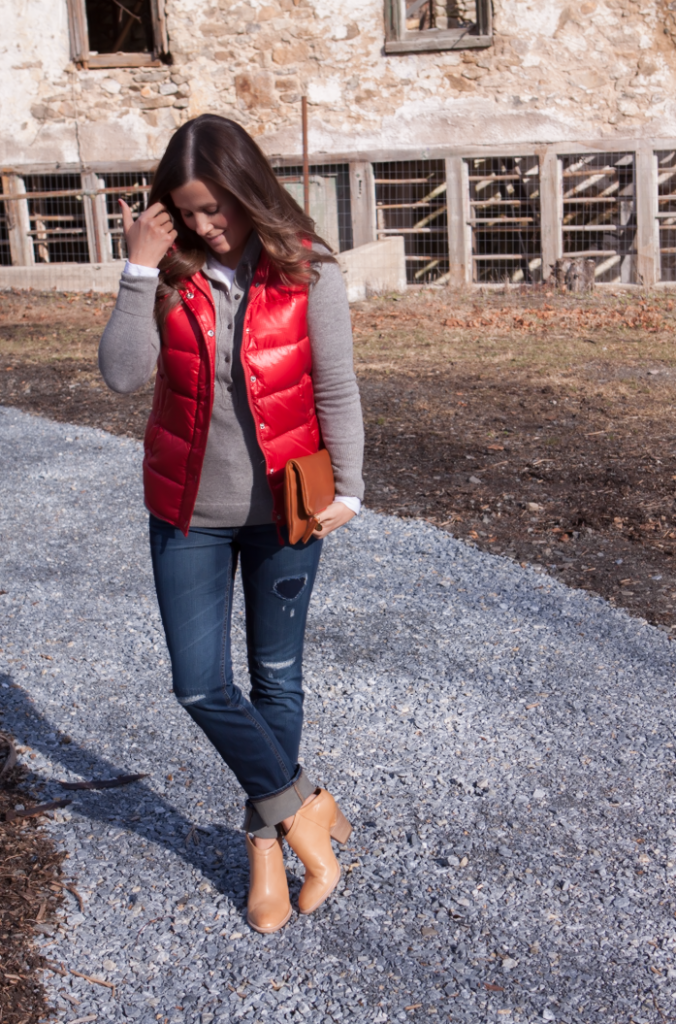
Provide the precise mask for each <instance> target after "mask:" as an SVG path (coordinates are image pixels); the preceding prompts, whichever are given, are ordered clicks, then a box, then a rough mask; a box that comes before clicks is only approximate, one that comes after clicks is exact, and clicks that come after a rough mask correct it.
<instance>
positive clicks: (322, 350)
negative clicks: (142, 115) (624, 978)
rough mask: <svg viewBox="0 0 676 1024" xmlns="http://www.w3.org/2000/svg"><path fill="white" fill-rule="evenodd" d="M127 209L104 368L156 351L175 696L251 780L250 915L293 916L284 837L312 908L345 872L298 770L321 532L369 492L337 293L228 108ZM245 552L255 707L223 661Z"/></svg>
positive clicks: (156, 548)
mask: <svg viewBox="0 0 676 1024" xmlns="http://www.w3.org/2000/svg"><path fill="white" fill-rule="evenodd" d="M120 206H121V210H122V218H123V226H124V233H125V239H126V243H127V252H128V262H127V264H126V266H125V269H124V273H123V275H122V280H121V284H120V292H119V296H118V299H117V303H116V306H115V309H114V311H113V314H112V316H111V318H110V321H109V323H108V325H107V327H106V329H105V332H104V334H103V337H102V339H101V344H100V350H99V365H100V368H101V373H102V374H103V377H104V379H105V381H106V383H107V384H108V386H109V387H110V388H112V389H113V390H114V391H118V392H122V393H125V394H127V393H129V392H131V391H134V390H136V389H137V388H139V387H141V386H142V385H143V384H144V383H145V382H146V381H147V380H148V378H149V377H150V375H151V373H152V371H153V368H154V366H155V364H157V379H156V383H155V395H154V400H153V409H152V412H151V414H150V419H149V421H148V426H147V430H146V437H145V459H144V488H145V503H146V507H147V508H148V511H149V513H150V548H151V555H152V563H153V572H154V576H155V586H156V590H157V597H158V602H159V606H160V613H161V616H162V622H163V625H164V630H165V634H166V639H167V646H168V648H169V653H170V655H171V664H172V674H173V684H174V693H175V694H176V697H177V698H178V700H179V702H180V703H181V704H182V705H183V706H184V707H185V708H186V710H187V711H188V713H189V714H190V716H191V717H192V718H193V719H194V721H195V722H196V723H197V724H198V725H199V726H200V728H201V729H203V730H204V732H205V733H206V735H207V736H208V738H209V739H210V740H211V742H212V743H213V745H214V746H215V748H216V750H217V751H218V753H219V754H220V755H221V757H222V758H223V760H224V761H225V762H226V764H227V765H228V766H229V767H230V768H231V769H232V771H233V772H234V773H235V775H236V776H237V778H238V780H239V782H240V783H241V785H242V787H243V788H244V790H245V791H246V793H247V797H248V799H247V820H246V824H245V828H246V846H247V851H248V855H249V862H250V868H251V872H250V887H249V898H248V921H249V924H250V925H251V927H252V928H254V929H255V930H256V931H260V932H274V931H277V930H278V929H279V928H281V927H282V926H283V925H284V924H285V923H286V922H287V921H288V919H289V917H290V916H291V904H290V901H289V892H288V887H287V881H286V873H285V870H284V863H283V851H282V838H285V839H286V841H287V843H288V844H289V846H290V847H291V848H292V849H293V850H294V851H295V853H296V854H297V856H298V857H299V858H300V860H301V861H302V862H303V864H304V865H305V881H304V884H303V887H302V889H301V893H300V897H299V909H300V911H301V913H306V914H308V913H311V912H312V911H313V910H315V909H316V908H317V907H318V906H319V905H320V904H321V903H322V902H323V901H324V900H325V899H326V897H327V896H328V895H329V893H330V892H331V891H332V890H333V889H334V888H335V886H336V885H337V884H338V880H339V878H340V867H339V865H338V861H337V860H336V857H335V855H334V853H333V850H332V848H331V837H333V838H334V839H337V840H338V841H339V842H346V841H347V839H348V836H349V834H350V831H351V826H350V825H349V824H348V822H347V821H346V819H345V818H344V817H343V815H342V814H341V812H340V810H339V808H338V807H337V805H336V803H335V801H334V799H333V797H332V796H331V795H330V794H329V793H328V792H327V791H326V790H325V789H320V788H318V787H316V786H315V784H314V783H313V782H311V781H310V780H309V779H308V777H307V775H306V774H305V772H304V771H303V769H302V767H301V766H300V764H299V763H298V749H299V744H300V736H301V728H302V711H303V689H302V656H303V637H304V632H305V623H306V617H307V610H308V605H309V602H310V596H311V593H312V587H313V584H314V579H315V575H316V572H317V566H318V563H319V556H320V553H321V548H322V538H323V537H325V536H326V535H327V534H328V533H331V532H332V531H333V530H336V529H338V528H339V527H340V526H343V525H344V524H345V523H347V522H348V521H349V520H350V519H351V518H352V516H353V515H355V514H356V513H358V512H359V508H360V501H361V498H362V496H363V484H362V479H361V463H362V451H363V427H362V419H361V407H360V403H359V393H358V389H357V384H356V380H355V376H354V370H353V366H352V336H351V330H350V318H349V310H348V306H347V299H346V295H345V288H344V286H343V281H342V276H341V273H340V269H339V267H338V266H337V264H336V261H335V260H334V258H333V257H332V256H331V254H330V253H329V251H328V249H327V248H326V247H325V245H324V244H323V243H322V241H321V239H320V238H319V237H318V236H317V235H316V234H315V232H314V224H313V222H312V221H311V220H310V218H309V217H307V216H306V215H305V214H304V213H303V212H302V211H301V210H300V208H299V207H298V205H297V204H296V203H295V202H294V201H293V199H292V198H291V197H290V196H289V194H288V193H287V192H286V190H285V189H284V188H282V186H281V185H280V184H279V182H278V181H277V178H276V177H275V174H274V173H273V171H272V169H271V168H270V165H269V164H268V161H267V160H266V158H265V156H264V155H263V153H262V152H261V150H260V149H259V148H258V146H257V145H256V144H255V142H254V141H253V140H252V139H251V138H250V136H249V135H248V134H247V133H246V132H245V131H244V129H243V128H241V127H240V126H239V125H237V124H235V123H234V122H233V121H229V120H227V119H225V118H222V117H217V116H214V115H208V114H205V115H203V116H201V117H198V118H196V119H195V120H193V121H190V122H188V123H187V124H185V125H183V127H181V128H180V129H179V130H178V131H177V132H176V134H175V135H174V136H173V138H172V140H171V142H170V143H169V146H168V147H167V150H166V153H165V154H164V156H163V157H162V160H161V161H160V164H159V167H158V169H157V173H156V175H155V179H154V183H153V187H152V191H151V193H150V197H149V206H148V209H147V210H145V211H144V212H143V213H142V214H141V215H140V217H138V219H137V220H136V221H134V220H133V217H132V214H131V210H130V209H129V207H128V206H127V204H126V203H124V202H123V201H122V200H120ZM158 278H159V280H158ZM323 446H325V447H326V448H327V450H328V452H329V454H330V456H331V462H332V465H333V470H334V476H335V480H336V497H335V500H334V501H333V503H332V504H330V505H329V506H328V508H326V509H325V510H324V511H323V512H321V513H320V514H319V515H318V517H317V519H318V525H317V528H316V530H315V532H314V534H313V535H312V537H311V538H310V540H309V541H308V543H307V544H302V543H299V544H295V545H290V544H289V542H288V535H287V532H286V527H285V521H284V502H283V478H284V468H285V465H286V462H287V461H288V459H290V458H294V457H298V456H302V455H308V454H312V453H314V452H316V451H318V450H319V448H320V447H323ZM238 560H239V563H240V566H241V575H242V584H243V590H244V602H245V610H246V638H247V652H248V664H249V673H250V676H251V694H250V699H249V700H247V699H246V698H245V697H244V696H243V694H242V692H241V691H240V689H239V688H238V687H237V686H236V685H235V683H234V681H233V673H232V664H231V657H230V618H231V609H232V596H233V584H234V578H235V571H236V567H237V562H238Z"/></svg>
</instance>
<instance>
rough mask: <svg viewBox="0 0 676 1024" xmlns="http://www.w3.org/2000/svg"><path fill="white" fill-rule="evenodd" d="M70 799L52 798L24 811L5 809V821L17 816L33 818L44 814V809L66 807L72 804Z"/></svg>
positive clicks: (14, 819) (13, 819)
mask: <svg viewBox="0 0 676 1024" xmlns="http://www.w3.org/2000/svg"><path fill="white" fill-rule="evenodd" d="M72 802H73V801H72V800H52V801H51V802H50V803H48V804H38V805H37V807H28V808H26V810H25V811H12V810H8V811H5V821H6V822H8V821H16V820H17V818H35V817H37V815H39V814H45V812H46V811H55V810H57V809H58V808H59V807H67V806H68V804H72Z"/></svg>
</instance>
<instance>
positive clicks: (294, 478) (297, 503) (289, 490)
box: [284, 448, 335, 544]
mask: <svg viewBox="0 0 676 1024" xmlns="http://www.w3.org/2000/svg"><path fill="white" fill-rule="evenodd" d="M334 496H335V481H334V479H333V469H332V467H331V457H330V456H329V453H328V452H327V450H326V448H322V450H321V451H318V452H317V453H316V454H315V455H303V456H301V458H299V459H289V461H288V462H287V464H286V471H285V476H284V506H285V511H286V523H287V526H288V529H289V541H290V543H291V544H297V543H298V541H299V540H302V541H303V543H304V544H307V542H308V541H309V539H310V537H311V536H312V532H313V530H314V529H315V527H316V526H317V520H316V519H315V516H316V515H317V514H318V513H319V512H322V511H323V510H324V509H325V508H327V506H328V505H330V504H331V502H332V501H333V499H334Z"/></svg>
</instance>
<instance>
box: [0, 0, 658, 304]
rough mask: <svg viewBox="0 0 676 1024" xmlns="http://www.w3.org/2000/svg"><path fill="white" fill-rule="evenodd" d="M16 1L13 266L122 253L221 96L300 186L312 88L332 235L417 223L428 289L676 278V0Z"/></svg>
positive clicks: (7, 33) (8, 111)
mask: <svg viewBox="0 0 676 1024" xmlns="http://www.w3.org/2000/svg"><path fill="white" fill-rule="evenodd" d="M0 10H1V11H2V16H3V33H2V42H0V52H1V54H2V56H1V60H0V96H1V98H2V105H1V108H0V162H1V163H2V167H3V173H2V187H3V192H2V196H4V197H5V198H4V200H2V196H0V264H1V266H0V283H7V282H11V281H13V280H16V281H18V280H19V279H21V280H27V279H28V277H27V276H26V274H27V273H28V272H27V271H26V272H25V271H24V270H22V269H20V268H26V267H29V268H32V269H31V270H30V275H32V276H30V275H29V277H30V280H31V281H38V280H44V281H52V280H54V281H56V280H57V279H58V280H59V281H61V280H65V278H64V277H63V275H64V274H65V273H66V270H68V271H69V273H70V274H71V276H72V275H73V274H74V273H75V267H73V264H75V263H79V264H82V265H83V266H84V265H86V266H89V267H92V266H101V267H102V270H103V271H105V270H106V265H107V264H109V263H114V261H116V260H117V259H119V258H121V257H122V256H123V251H122V241H121V238H120V224H119V219H118V218H117V214H116V203H115V199H116V197H117V195H118V194H124V195H126V196H129V197H131V199H132V200H134V201H135V203H136V205H137V207H139V208H140V207H141V206H142V205H143V201H144V197H145V196H146V195H147V189H148V185H149V181H150V176H151V174H152V168H153V165H154V164H155V163H156V161H157V159H158V158H159V156H160V155H161V153H162V151H163V148H164V146H165V144H166V142H167V139H168V138H169V136H170V135H171V133H172V132H173V131H174V130H175V129H176V127H177V126H179V125H180V124H182V123H183V122H184V121H185V120H186V119H188V118H191V117H194V116H195V115H197V114H199V113H202V112H204V111H212V112H217V113H221V114H224V115H226V116H229V117H232V118H234V119H236V120H238V121H239V122H240V123H241V124H243V125H244V126H245V127H246V128H247V130H248V131H249V132H251V133H252V134H253V135H254V136H255V137H256V138H257V140H258V141H259V143H260V145H261V146H262V147H263V149H264V150H265V152H266V153H267V154H268V155H269V157H270V159H271V160H272V162H273V165H274V166H275V168H276V169H277V170H278V173H279V174H280V175H281V176H282V177H283V178H284V179H285V182H286V184H287V186H288V187H289V188H290V189H291V190H292V191H293V192H294V194H296V193H297V194H298V195H300V191H299V189H300V188H301V185H300V166H299V164H300V156H301V130H300V100H301V96H302V95H306V96H307V97H308V104H309V150H310V162H311V165H312V166H311V191H312V204H313V206H312V212H313V214H315V215H316V219H317V221H318V224H319V226H320V228H321V230H323V232H324V234H325V236H326V237H327V238H328V239H329V240H330V241H331V243H332V244H333V245H334V247H335V248H337V249H341V250H349V249H351V248H353V247H355V246H360V245H362V244H365V243H369V242H372V241H374V240H376V239H379V238H387V237H388V236H391V235H401V236H403V237H404V240H405V245H406V267H407V274H408V280H409V282H410V283H415V282H418V283H425V282H430V283H434V282H436V283H438V284H441V283H450V284H462V283H472V282H473V283H483V284H486V285H490V284H499V283H502V282H504V281H512V282H526V283H528V282H537V281H539V280H541V279H543V278H547V277H548V275H549V274H550V272H551V267H552V265H553V264H554V261H555V260H556V259H557V258H559V257H561V256H565V255H567V254H585V255H588V257H589V258H591V259H593V260H594V261H595V264H596V277H597V280H598V281H599V282H604V281H606V282H615V283H616V282H623V283H626V284H631V283H639V284H643V285H652V284H655V283H656V282H659V281H664V282H668V281H674V280H676V195H675V196H674V197H673V198H672V191H673V192H674V193H676V185H675V182H676V88H675V87H676V48H675V44H676V3H672V2H670V0H492V2H491V0H4V2H2V5H1V7H0ZM294 190H295V191H294ZM64 264H69V267H68V268H65V267H64ZM110 270H111V272H112V270H113V267H111V268H110ZM91 273H93V271H91ZM91 273H90V276H91ZM59 274H61V277H59V276H58V275H59ZM40 275H42V277H40ZM50 275H51V276H50ZM54 275H57V276H56V277H55V276H54ZM106 279H107V278H106Z"/></svg>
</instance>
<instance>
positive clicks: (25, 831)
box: [0, 732, 65, 1024]
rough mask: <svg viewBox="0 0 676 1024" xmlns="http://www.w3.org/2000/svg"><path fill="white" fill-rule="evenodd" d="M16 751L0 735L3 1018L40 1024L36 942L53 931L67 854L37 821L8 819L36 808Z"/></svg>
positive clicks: (11, 1023) (41, 958)
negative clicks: (15, 811) (17, 810)
mask: <svg viewBox="0 0 676 1024" xmlns="http://www.w3.org/2000/svg"><path fill="white" fill-rule="evenodd" d="M11 752H12V743H11V739H10V737H9V736H7V735H5V734H4V733H2V732H0V1020H1V1021H2V1022H3V1024H35V1022H37V1021H42V1020H44V1019H45V1017H46V1016H47V1015H48V1014H49V1011H48V1009H47V1002H46V996H45V990H44V987H43V985H42V983H41V980H40V978H39V975H38V971H39V970H41V969H45V968H47V967H48V966H49V960H48V959H47V957H46V956H45V955H44V954H42V953H40V952H38V950H37V949H36V948H35V945H34V938H35V937H37V936H38V935H39V934H40V933H42V935H43V936H44V935H49V934H51V933H52V932H53V931H54V927H55V925H54V923H53V922H54V915H55V911H56V909H57V907H58V905H59V904H60V903H61V902H62V898H63V897H62V893H63V888H64V884H65V883H64V881H63V880H62V875H61V864H62V862H63V860H64V855H63V854H62V853H58V852H57V851H56V850H55V849H54V844H53V843H52V842H51V840H50V839H49V838H48V837H47V836H46V835H45V834H44V833H43V832H42V831H41V830H40V828H39V827H38V824H39V819H38V818H24V819H21V818H20V819H18V820H16V821H7V820H6V815H7V812H8V811H9V812H10V813H11V811H12V810H13V809H14V808H16V807H17V806H22V805H25V806H26V808H30V807H32V806H34V805H35V803H36V796H37V794H36V793H35V792H34V791H32V790H31V788H30V786H29V785H28V784H27V774H28V773H27V771H26V768H25V767H24V766H23V765H21V764H17V765H14V766H12V765H11V762H12V760H14V758H13V757H10V754H11ZM60 879H61V880H60ZM42 941H43V942H45V939H44V938H43V939H42ZM51 967H52V969H53V968H54V965H51ZM56 971H57V972H59V971H60V969H59V968H58V966H57V967H56Z"/></svg>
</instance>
